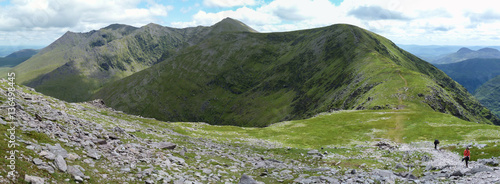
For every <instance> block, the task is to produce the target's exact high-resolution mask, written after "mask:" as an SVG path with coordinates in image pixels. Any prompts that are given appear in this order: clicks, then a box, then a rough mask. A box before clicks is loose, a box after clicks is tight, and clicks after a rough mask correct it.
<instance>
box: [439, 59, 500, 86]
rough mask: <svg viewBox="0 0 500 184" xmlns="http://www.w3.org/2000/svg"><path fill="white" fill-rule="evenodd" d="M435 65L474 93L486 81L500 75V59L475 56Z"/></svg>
mask: <svg viewBox="0 0 500 184" xmlns="http://www.w3.org/2000/svg"><path fill="white" fill-rule="evenodd" d="M435 66H436V67H437V68H439V69H440V70H442V71H443V72H444V73H446V74H447V75H448V76H450V77H451V78H452V79H453V80H455V81H457V82H458V83H459V84H461V85H463V86H464V87H465V88H466V89H467V90H468V91H469V92H470V93H472V94H474V91H475V90H476V89H477V88H478V87H479V86H481V85H482V84H484V83H485V82H486V81H488V80H490V79H492V78H494V77H496V76H498V75H500V59H481V58H475V59H468V60H465V61H462V62H457V63H450V64H441V65H435Z"/></svg>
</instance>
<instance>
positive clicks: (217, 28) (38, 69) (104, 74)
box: [14, 19, 254, 102]
mask: <svg viewBox="0 0 500 184" xmlns="http://www.w3.org/2000/svg"><path fill="white" fill-rule="evenodd" d="M222 31H254V30H253V29H251V28H249V27H248V26H246V25H244V24H242V23H241V22H239V21H236V20H232V19H225V20H224V21H222V22H220V23H218V24H216V25H214V26H212V27H197V28H186V29H174V28H168V27H163V26H160V25H156V24H148V25H146V26H143V27H141V28H135V27H131V26H127V25H119V24H113V25H110V26H108V27H105V28H102V29H100V30H98V31H91V32H88V33H71V32H68V33H66V34H65V35H64V36H62V37H61V38H59V39H58V40H57V41H55V42H54V43H52V44H51V45H50V46H48V47H47V48H45V49H44V50H42V51H41V53H40V54H38V55H37V56H35V57H33V58H32V59H30V60H28V61H27V62H26V63H24V64H21V65H20V66H18V67H15V68H14V71H15V72H16V73H18V75H19V76H20V77H19V78H18V79H17V80H18V81H17V82H18V83H21V84H26V85H28V86H31V87H34V88H35V89H36V90H38V91H40V92H42V93H44V94H47V95H50V96H54V97H57V98H59V99H63V100H67V101H72V102H75V101H77V102H78V101H87V100H90V97H91V95H92V94H93V93H94V92H95V91H97V90H98V89H99V88H100V87H102V86H104V85H106V84H107V83H109V82H112V81H115V80H118V79H121V78H123V77H126V76H129V75H131V74H133V73H135V72H138V71H141V70H143V69H145V68H148V67H150V66H152V65H154V64H156V63H157V62H158V61H161V60H164V59H166V58H168V57H170V56H172V55H174V54H175V53H176V52H177V51H178V50H179V49H181V48H183V47H186V46H189V45H190V44H193V43H197V42H199V40H202V39H205V37H206V36H207V35H209V34H211V32H214V33H213V34H216V33H218V32H222Z"/></svg>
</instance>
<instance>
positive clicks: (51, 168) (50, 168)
mask: <svg viewBox="0 0 500 184" xmlns="http://www.w3.org/2000/svg"><path fill="white" fill-rule="evenodd" d="M37 167H38V169H42V170H46V171H47V172H49V173H50V174H52V173H54V172H55V170H54V168H53V167H52V166H50V165H47V164H46V163H45V164H42V165H39V166H37Z"/></svg>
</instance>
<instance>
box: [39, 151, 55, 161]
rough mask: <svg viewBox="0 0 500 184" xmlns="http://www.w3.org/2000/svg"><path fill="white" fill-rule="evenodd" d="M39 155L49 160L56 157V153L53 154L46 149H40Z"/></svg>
mask: <svg viewBox="0 0 500 184" xmlns="http://www.w3.org/2000/svg"><path fill="white" fill-rule="evenodd" d="M39 155H40V156H41V157H44V158H46V159H49V160H54V159H55V158H56V155H54V153H51V152H48V151H41V152H40V154H39Z"/></svg>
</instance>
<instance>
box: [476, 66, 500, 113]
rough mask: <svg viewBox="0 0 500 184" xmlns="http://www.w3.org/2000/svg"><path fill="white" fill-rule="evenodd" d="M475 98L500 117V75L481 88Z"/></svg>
mask: <svg viewBox="0 0 500 184" xmlns="http://www.w3.org/2000/svg"><path fill="white" fill-rule="evenodd" d="M474 96H475V97H476V98H477V99H478V100H479V101H480V102H481V104H483V105H484V106H486V107H488V108H489V109H491V111H492V112H493V113H495V114H496V115H497V116H499V117H500V75H499V76H497V77H495V78H493V79H491V80H489V81H488V82H486V83H484V84H483V85H482V86H481V87H479V88H478V89H477V90H476V93H475V94H474Z"/></svg>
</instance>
